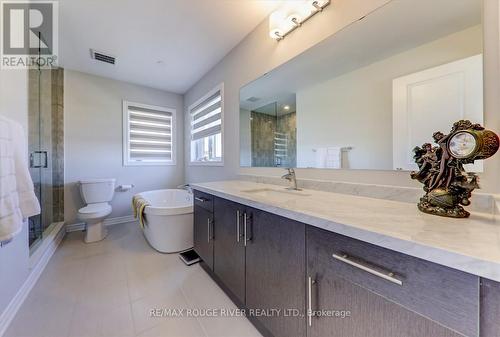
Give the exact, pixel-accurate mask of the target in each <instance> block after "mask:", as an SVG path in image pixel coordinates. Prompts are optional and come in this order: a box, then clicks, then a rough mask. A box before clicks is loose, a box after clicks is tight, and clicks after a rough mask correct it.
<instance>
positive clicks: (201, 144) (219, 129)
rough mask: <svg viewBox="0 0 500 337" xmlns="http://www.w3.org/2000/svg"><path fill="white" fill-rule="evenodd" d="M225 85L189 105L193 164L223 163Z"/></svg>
mask: <svg viewBox="0 0 500 337" xmlns="http://www.w3.org/2000/svg"><path fill="white" fill-rule="evenodd" d="M223 91H224V88H223V85H220V86H218V87H217V88H215V89H213V90H212V91H210V92H209V93H208V94H206V95H205V96H204V97H202V98H201V99H200V100H198V101H197V102H196V103H194V104H193V105H191V106H190V107H189V115H190V126H191V164H192V165H223V120H224V99H223Z"/></svg>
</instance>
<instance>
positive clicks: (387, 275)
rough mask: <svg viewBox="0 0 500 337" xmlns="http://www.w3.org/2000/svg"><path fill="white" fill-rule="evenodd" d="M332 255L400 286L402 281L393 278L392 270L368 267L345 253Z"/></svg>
mask: <svg viewBox="0 0 500 337" xmlns="http://www.w3.org/2000/svg"><path fill="white" fill-rule="evenodd" d="M332 256H333V258H334V259H336V260H339V261H342V262H344V263H347V264H348V265H351V266H353V267H356V268H358V269H361V270H364V271H366V272H368V273H370V274H372V275H375V276H378V277H380V278H383V279H384V280H387V281H389V282H392V283H394V284H397V285H400V286H402V285H403V281H401V280H399V279H397V278H395V277H394V273H393V272H390V271H386V270H382V269H381V268H379V270H376V269H374V268H373V267H369V266H367V265H366V264H363V263H362V262H360V261H353V259H352V257H350V256H349V255H347V254H342V255H337V254H333V255H332Z"/></svg>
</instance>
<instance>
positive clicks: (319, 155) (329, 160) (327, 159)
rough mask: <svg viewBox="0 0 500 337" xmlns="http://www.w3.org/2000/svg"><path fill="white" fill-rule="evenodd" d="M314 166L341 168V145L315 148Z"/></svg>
mask: <svg viewBox="0 0 500 337" xmlns="http://www.w3.org/2000/svg"><path fill="white" fill-rule="evenodd" d="M314 160H315V165H314V167H315V168H335V169H339V168H342V148H341V147H320V148H317V149H316V150H315V159H314Z"/></svg>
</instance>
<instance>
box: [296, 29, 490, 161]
mask: <svg viewBox="0 0 500 337" xmlns="http://www.w3.org/2000/svg"><path fill="white" fill-rule="evenodd" d="M481 36H482V27H481V26H480V25H479V26H475V27H471V28H468V29H466V30H463V31H460V32H457V33H454V34H451V35H449V36H446V37H443V38H440V39H438V40H435V41H432V42H430V43H426V44H424V45H421V46H418V47H416V48H413V49H411V50H407V51H405V52H403V53H400V54H397V55H393V56H391V57H388V58H386V59H384V60H381V61H378V62H375V63H372V64H370V65H368V66H366V67H363V68H360V69H357V70H355V71H352V72H350V73H348V74H344V75H342V76H339V77H336V78H333V79H331V80H328V81H325V82H322V83H318V84H316V85H313V86H311V87H308V88H306V89H303V90H300V91H299V92H297V166H298V167H314V165H315V154H314V152H313V151H312V149H316V148H319V147H329V146H351V147H353V149H352V150H351V151H349V152H347V153H346V154H345V155H344V159H347V158H348V161H347V160H346V162H345V163H343V164H346V165H347V166H343V167H344V168H351V169H378V170H392V167H393V161H392V151H393V148H392V143H393V137H392V103H393V99H392V81H393V79H395V78H398V77H400V76H403V75H408V74H411V73H414V72H417V71H421V70H425V69H428V68H432V67H435V66H439V65H442V64H445V63H449V62H452V61H456V60H459V59H463V58H466V57H469V56H473V55H477V54H480V53H482V39H481ZM444 131H447V130H444ZM430 136H431V135H429V137H430Z"/></svg>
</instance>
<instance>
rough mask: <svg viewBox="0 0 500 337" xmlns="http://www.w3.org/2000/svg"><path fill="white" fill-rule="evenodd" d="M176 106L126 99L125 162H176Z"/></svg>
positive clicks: (135, 163)
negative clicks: (156, 104) (147, 103)
mask: <svg viewBox="0 0 500 337" xmlns="http://www.w3.org/2000/svg"><path fill="white" fill-rule="evenodd" d="M174 125H175V109H169V108H163V107H159V106H151V105H145V104H139V103H133V102H127V101H124V102H123V165H124V166H130V165H174V164H175V132H174V131H175V130H174V127H173V126H174Z"/></svg>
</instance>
